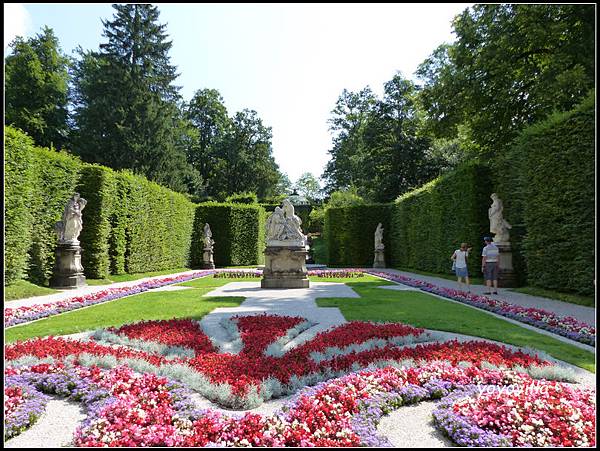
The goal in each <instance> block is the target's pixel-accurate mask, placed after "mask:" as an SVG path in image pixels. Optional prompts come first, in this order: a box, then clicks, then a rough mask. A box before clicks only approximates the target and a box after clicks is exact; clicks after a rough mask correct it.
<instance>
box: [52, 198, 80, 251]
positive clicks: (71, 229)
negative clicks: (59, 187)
mask: <svg viewBox="0 0 600 451" xmlns="http://www.w3.org/2000/svg"><path fill="white" fill-rule="evenodd" d="M85 204H87V200H85V199H83V198H81V197H79V193H75V194H74V195H73V197H72V198H71V199H69V201H68V202H67V205H66V206H65V211H64V212H63V216H62V221H58V222H57V223H56V224H55V226H54V230H55V231H56V233H57V234H58V241H59V243H66V244H74V245H79V241H78V240H77V238H79V234H80V233H81V229H82V228H83V222H82V220H81V212H82V210H83V209H84V208H85Z"/></svg>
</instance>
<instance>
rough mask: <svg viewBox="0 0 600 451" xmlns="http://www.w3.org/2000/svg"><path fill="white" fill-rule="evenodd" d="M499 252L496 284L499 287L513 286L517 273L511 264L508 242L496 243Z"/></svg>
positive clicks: (515, 283)
mask: <svg viewBox="0 0 600 451" xmlns="http://www.w3.org/2000/svg"><path fill="white" fill-rule="evenodd" d="M496 246H497V247H498V250H499V251H500V254H499V255H498V263H499V264H498V266H499V271H498V286H499V287H500V288H514V287H516V286H517V275H516V274H515V271H514V269H513V265H512V250H511V248H510V243H496Z"/></svg>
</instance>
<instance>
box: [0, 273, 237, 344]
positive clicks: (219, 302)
mask: <svg viewBox="0 0 600 451" xmlns="http://www.w3.org/2000/svg"><path fill="white" fill-rule="evenodd" d="M229 282H231V280H227V279H214V278H212V277H205V278H202V279H197V280H194V281H190V282H186V283H185V285H186V286H192V287H194V288H192V289H189V290H181V291H158V292H146V293H142V294H138V295H134V296H129V297H126V298H123V299H119V300H116V301H112V302H107V303H105V304H99V305H96V306H94V307H88V308H84V309H80V310H74V311H72V312H69V313H65V314H62V315H57V316H53V317H50V318H46V319H43V320H40V321H37V322H34V323H31V324H29V325H23V326H15V327H11V328H8V329H5V341H6V343H11V342H14V341H15V340H25V339H28V338H32V337H44V336H47V335H66V334H74V333H77V332H84V331H86V330H94V329H98V328H101V327H109V326H119V325H121V324H126V323H131V322H134V321H140V320H158V319H171V318H194V319H200V318H202V317H203V316H204V315H206V314H207V313H209V312H211V311H212V310H214V309H215V308H218V307H236V306H238V305H240V304H241V303H242V302H243V300H244V298H242V297H203V296H204V295H205V294H206V293H208V292H209V291H211V290H212V289H213V288H215V287H218V286H221V285H224V284H226V283H229Z"/></svg>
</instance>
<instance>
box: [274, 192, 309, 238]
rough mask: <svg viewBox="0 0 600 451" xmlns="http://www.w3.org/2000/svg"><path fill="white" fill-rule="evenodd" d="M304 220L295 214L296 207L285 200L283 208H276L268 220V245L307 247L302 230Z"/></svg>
mask: <svg viewBox="0 0 600 451" xmlns="http://www.w3.org/2000/svg"><path fill="white" fill-rule="evenodd" d="M301 224H302V220H301V219H300V217H298V216H297V215H295V214H294V206H293V205H292V203H291V202H290V201H289V200H288V199H285V200H284V201H283V204H282V207H276V208H275V211H274V212H273V213H271V216H269V219H267V224H266V226H267V245H280V246H285V245H301V246H304V245H305V236H304V234H303V233H302V229H301V228H300V226H301Z"/></svg>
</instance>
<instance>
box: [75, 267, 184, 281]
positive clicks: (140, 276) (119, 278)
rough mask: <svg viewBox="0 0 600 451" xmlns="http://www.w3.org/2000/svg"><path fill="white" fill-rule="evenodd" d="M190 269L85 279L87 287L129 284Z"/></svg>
mask: <svg viewBox="0 0 600 451" xmlns="http://www.w3.org/2000/svg"><path fill="white" fill-rule="evenodd" d="M190 270H191V268H174V269H166V270H163V271H150V272H138V273H135V274H118V275H114V274H111V275H110V276H108V277H107V278H105V279H87V280H86V281H87V283H88V285H107V284H109V283H115V282H131V281H133V280H138V279H143V278H144V277H155V276H166V275H168V274H176V273H178V272H185V271H190Z"/></svg>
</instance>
